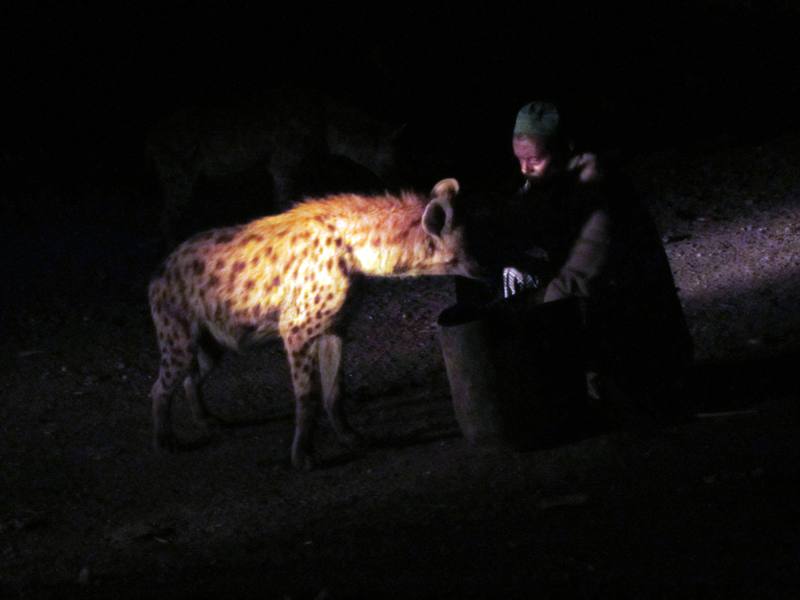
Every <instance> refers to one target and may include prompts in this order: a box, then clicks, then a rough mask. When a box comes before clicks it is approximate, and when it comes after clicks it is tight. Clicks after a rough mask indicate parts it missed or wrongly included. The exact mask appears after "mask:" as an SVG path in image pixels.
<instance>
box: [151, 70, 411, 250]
mask: <svg viewBox="0 0 800 600" xmlns="http://www.w3.org/2000/svg"><path fill="white" fill-rule="evenodd" d="M400 129H402V128H398V127H396V126H392V125H389V124H387V123H385V122H383V121H381V120H379V119H377V118H375V117H373V116H371V115H369V114H367V113H366V112H365V111H363V110H361V109H359V108H357V107H355V106H353V105H350V104H348V103H345V102H342V101H340V100H337V99H334V98H332V97H330V96H328V95H323V94H318V93H313V92H310V91H308V90H303V89H299V88H295V87H291V86H287V87H281V88H277V89H274V90H271V91H269V92H267V93H265V94H264V95H261V96H258V97H255V98H251V99H249V100H247V101H243V102H239V103H237V104H235V105H230V106H219V107H193V108H185V109H183V110H179V111H178V112H176V113H175V114H173V115H172V116H170V117H168V118H166V119H164V120H163V121H162V122H160V123H158V124H157V125H156V126H155V127H153V129H152V130H151V131H150V132H149V133H148V136H147V147H146V151H147V155H148V157H149V160H150V161H151V163H152V165H153V166H154V168H155V170H156V173H157V175H158V179H159V183H160V187H161V192H162V196H163V203H164V205H163V210H162V213H161V229H162V235H163V236H164V238H165V240H166V241H167V243H168V244H169V245H171V244H172V243H173V242H175V241H177V238H179V237H180V236H181V235H182V234H185V233H194V232H193V231H189V232H187V231H184V230H186V229H187V226H186V221H187V220H189V219H190V218H191V217H192V216H193V214H194V213H196V212H197V211H196V210H192V208H193V207H192V204H193V202H194V201H195V197H194V196H195V192H196V189H195V188H196V186H197V184H198V182H199V181H200V180H201V179H204V178H205V179H208V180H211V181H222V180H224V179H225V178H230V177H236V176H237V175H238V176H245V177H246V175H244V174H248V173H249V174H250V176H252V174H253V172H254V171H258V172H261V171H263V172H264V174H265V175H266V176H267V179H270V178H271V184H272V185H271V187H272V193H271V197H272V198H271V199H272V202H271V203H270V202H269V196H270V194H269V188H267V190H266V191H267V194H259V195H258V204H259V205H258V206H256V207H253V209H254V213H255V214H258V215H263V214H267V213H277V212H281V211H283V210H286V209H288V208H289V207H290V205H291V203H292V202H293V201H295V200H299V199H300V195H301V192H302V191H305V190H303V183H305V182H307V181H308V180H309V179H312V180H313V179H314V177H315V176H316V175H317V174H318V173H316V172H318V171H321V170H322V171H324V169H325V168H331V165H333V168H334V169H342V168H345V171H346V173H347V177H348V179H349V180H350V181H349V184H348V186H347V189H339V190H336V189H325V190H324V192H325V193H326V194H327V193H329V192H341V191H348V192H352V191H381V190H383V189H386V185H381V187H380V189H378V190H375V189H370V190H360V189H359V188H358V186H357V183H358V182H357V181H355V180H354V177H353V173H357V174H358V177H356V178H355V179H359V178H360V179H361V181H364V180H367V179H366V178H367V177H369V179H368V181H369V182H370V186H369V187H370V188H375V187H376V186H375V182H384V183H385V182H386V181H387V180H388V179H389V178H390V176H391V175H392V173H393V171H394V169H395V162H396V157H395V154H396V152H395V147H396V141H397V137H398V135H399V131H400ZM342 165H344V167H343V166H342ZM359 170H360V171H359ZM312 187H313V186H312ZM320 191H322V190H320ZM229 202H230V201H229ZM195 208H196V207H195ZM212 212H214V211H212ZM214 225H215V226H218V225H220V223H219V222H217V223H215V224H214ZM189 229H191V228H189Z"/></svg>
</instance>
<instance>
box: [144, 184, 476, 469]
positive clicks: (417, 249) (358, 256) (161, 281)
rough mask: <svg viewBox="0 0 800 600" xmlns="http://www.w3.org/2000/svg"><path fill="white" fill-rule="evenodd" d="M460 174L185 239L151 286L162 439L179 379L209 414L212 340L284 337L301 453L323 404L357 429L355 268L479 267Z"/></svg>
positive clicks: (305, 455)
mask: <svg viewBox="0 0 800 600" xmlns="http://www.w3.org/2000/svg"><path fill="white" fill-rule="evenodd" d="M457 193H458V183H457V182H456V180H454V179H445V180H443V181H440V182H439V183H438V184H436V186H435V187H434V188H433V191H432V192H431V198H430V199H429V200H428V199H427V198H424V197H422V196H420V195H418V194H414V193H405V194H401V195H400V196H377V197H362V196H355V195H341V196H333V197H329V198H323V199H317V200H308V201H306V202H304V203H301V204H299V205H297V206H296V207H294V208H293V209H291V210H289V211H287V212H285V213H282V214H280V215H276V216H271V217H265V218H263V219H260V220H256V221H253V222H251V223H249V224H247V225H244V226H240V227H230V228H225V229H217V230H212V231H209V232H206V233H202V234H199V235H197V236H195V237H193V238H191V239H189V240H188V241H186V242H184V243H183V244H182V245H180V246H179V247H178V248H177V249H176V250H175V251H174V252H173V253H172V254H171V255H170V256H169V257H168V258H167V259H166V261H165V263H164V266H163V269H162V271H161V272H160V273H159V274H158V275H157V276H156V277H155V278H154V279H153V280H152V281H151V283H150V287H149V299H150V308H151V313H152V316H153V321H154V323H155V328H156V333H157V337H158V345H159V348H160V350H161V364H160V369H159V373H158V379H157V381H156V383H155V385H154V386H153V389H152V391H151V399H152V405H153V422H154V435H155V445H156V447H158V448H169V447H172V446H174V444H175V438H174V434H173V432H172V425H171V419H170V402H171V396H172V394H173V392H174V391H175V389H176V387H177V386H178V384H179V383H180V382H183V387H184V390H185V393H186V396H187V399H188V400H189V403H190V406H191V408H192V413H193V416H194V418H195V419H196V420H197V421H198V422H199V423H200V424H201V425H208V424H209V414H208V412H207V410H206V408H205V405H204V403H203V401H202V397H201V393H200V385H201V383H202V381H203V379H204V378H205V377H206V375H207V374H208V372H209V371H210V369H211V368H212V366H213V357H214V356H215V355H216V354H218V353H215V352H210V351H209V347H208V341H209V340H213V341H214V344H213V345H214V346H221V347H225V348H230V349H236V350H238V349H241V348H244V347H246V346H248V345H250V344H253V343H257V342H259V341H260V340H263V339H265V338H268V337H271V336H276V335H279V336H280V337H281V338H282V339H283V343H284V347H285V349H286V353H287V357H288V360H289V366H290V370H291V376H292V383H293V386H294V393H295V401H296V406H295V432H294V441H293V443H292V452H291V457H292V463H293V464H294V466H296V467H301V468H308V467H310V466H311V465H312V455H311V451H312V440H311V438H312V430H313V426H314V421H315V414H316V408H317V405H318V403H319V396H320V395H321V399H322V404H323V406H324V407H325V410H326V412H327V414H328V417H329V419H330V421H331V423H332V425H333V427H334V429H335V431H336V433H337V435H338V436H339V438H340V439H341V440H342V441H343V442H345V443H346V444H350V445H352V444H354V443H355V442H356V441H357V439H358V437H357V435H356V434H355V432H354V431H353V430H352V429H351V428H350V426H349V425H348V423H347V419H346V416H345V414H344V411H343V408H342V399H341V393H340V385H339V380H340V367H341V349H342V341H341V338H340V337H339V336H338V335H337V333H336V332H335V329H334V325H335V324H336V317H337V314H338V313H339V311H340V309H341V308H342V306H343V305H344V302H345V299H346V297H347V295H348V290H349V288H350V284H351V279H352V277H353V276H354V275H356V274H365V275H376V276H417V275H449V274H453V275H465V276H476V275H477V267H476V265H475V264H474V263H473V262H472V260H471V259H470V258H469V256H468V255H467V252H466V250H465V247H464V238H463V227H462V226H461V224H460V218H459V215H458V214H457V213H456V211H455V207H456V205H457V203H455V202H454V201H453V199H454V197H455V196H456V194H457Z"/></svg>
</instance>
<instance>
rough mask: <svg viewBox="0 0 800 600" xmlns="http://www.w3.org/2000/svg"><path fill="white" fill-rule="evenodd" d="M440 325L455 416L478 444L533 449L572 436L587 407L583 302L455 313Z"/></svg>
mask: <svg viewBox="0 0 800 600" xmlns="http://www.w3.org/2000/svg"><path fill="white" fill-rule="evenodd" d="M437 323H438V326H439V327H438V338H439V343H440V346H441V348H442V353H443V355H444V361H445V366H446V369H447V378H448V380H449V383H450V391H451V394H452V399H453V409H454V412H455V415H456V419H457V421H458V424H459V426H460V428H461V431H462V433H463V434H464V437H465V438H466V439H467V440H468V441H469V442H470V443H472V444H501V445H509V446H511V447H514V448H519V449H526V448H537V447H545V446H549V445H553V444H555V443H557V442H558V441H559V440H560V439H562V438H564V437H566V436H567V435H568V434H569V428H570V424H571V423H572V422H573V421H574V420H575V417H576V416H578V415H579V414H582V413H583V411H584V410H585V407H586V377H585V369H584V365H583V363H584V361H583V347H582V336H581V330H582V327H581V323H582V315H581V306H580V304H579V302H578V301H577V300H574V299H570V300H563V301H557V302H549V303H546V304H540V305H536V306H528V305H526V304H525V303H524V302H523V301H506V302H501V303H498V304H495V305H492V307H491V308H483V309H479V310H477V309H471V308H466V307H463V306H460V305H454V306H451V307H450V308H447V309H445V310H444V311H442V313H441V314H440V315H439V319H438V321H437Z"/></svg>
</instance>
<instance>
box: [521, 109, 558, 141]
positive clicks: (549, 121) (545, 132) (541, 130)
mask: <svg viewBox="0 0 800 600" xmlns="http://www.w3.org/2000/svg"><path fill="white" fill-rule="evenodd" d="M560 121H561V119H560V116H559V114H558V109H557V108H556V107H555V105H554V104H551V103H550V102H541V101H534V102H530V103H529V104H526V105H525V106H523V107H522V108H520V109H519V112H518V113H517V121H516V123H515V124H514V135H531V136H536V137H543V138H551V137H554V136H555V135H556V134H557V133H558V126H559V122H560Z"/></svg>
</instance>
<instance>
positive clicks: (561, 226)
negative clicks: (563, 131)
mask: <svg viewBox="0 0 800 600" xmlns="http://www.w3.org/2000/svg"><path fill="white" fill-rule="evenodd" d="M592 166H593V167H594V163H592ZM496 217H497V219H496V221H495V222H494V225H493V226H492V227H491V229H492V235H491V237H492V238H493V240H494V243H493V244H492V247H493V250H494V251H493V253H492V257H491V259H490V262H491V263H492V270H493V271H494V272H495V273H498V274H499V272H500V271H502V267H501V265H502V266H506V267H507V266H513V267H515V268H517V269H518V270H520V271H522V272H527V273H530V274H533V275H535V276H536V278H537V279H538V280H539V281H540V289H539V291H538V293H536V294H534V295H533V297H535V298H536V300H537V302H541V301H544V302H551V301H555V300H559V299H565V298H581V299H582V300H581V302H582V304H583V305H584V307H585V329H586V331H587V334H588V335H587V336H586V338H587V345H588V354H589V358H588V360H589V363H590V366H591V368H597V369H598V370H600V371H612V372H624V373H628V374H631V375H630V377H635V378H639V377H641V378H645V379H648V380H650V381H653V380H654V379H655V380H660V379H661V378H670V377H671V375H672V374H673V373H675V372H676V371H678V370H680V369H681V368H682V367H684V366H687V365H688V364H689V363H690V362H691V359H692V342H691V338H690V335H689V332H688V328H687V326H686V322H685V319H684V316H683V312H682V309H681V305H680V302H679V300H678V296H677V293H676V288H675V283H674V280H673V276H672V272H671V270H670V266H669V262H668V260H667V256H666V253H665V252H664V248H663V246H662V244H661V239H660V237H659V234H658V231H657V229H656V227H655V224H654V223H653V221H652V219H651V217H650V215H649V213H648V211H647V209H646V208H645V207H644V206H643V205H642V203H641V202H640V201H639V199H638V198H637V196H636V194H635V193H634V192H633V190H632V189H631V187H630V185H629V184H628V182H627V180H626V179H624V178H623V177H621V176H619V175H617V174H613V173H605V174H603V175H602V176H598V175H597V173H596V171H594V170H593V171H592V173H591V176H585V169H581V168H580V165H578V168H575V169H571V170H568V171H567V172H565V173H564V174H562V175H560V176H558V177H556V178H555V179H553V180H551V181H550V182H549V183H548V184H547V185H544V186H525V187H523V188H522V189H521V190H520V191H519V192H518V193H517V194H516V195H515V196H514V197H513V198H511V199H510V200H509V201H508V202H507V203H505V204H504V205H503V206H502V207H501V208H499V209H498V210H497V211H496ZM498 286H499V279H498V281H497V282H496V284H495V286H494V287H495V289H494V290H492V291H491V292H490V294H491V295H494V296H496V295H497V287H498Z"/></svg>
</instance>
